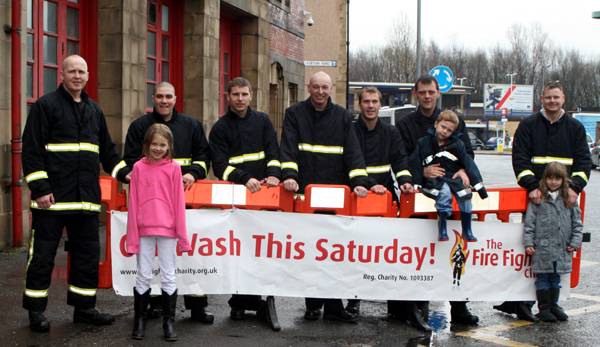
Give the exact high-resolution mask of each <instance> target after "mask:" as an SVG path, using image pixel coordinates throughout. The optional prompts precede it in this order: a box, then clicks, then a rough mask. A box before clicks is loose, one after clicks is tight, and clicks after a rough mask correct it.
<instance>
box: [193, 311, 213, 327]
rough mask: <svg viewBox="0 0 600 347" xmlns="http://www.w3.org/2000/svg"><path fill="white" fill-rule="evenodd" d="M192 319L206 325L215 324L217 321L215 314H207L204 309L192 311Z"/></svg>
mask: <svg viewBox="0 0 600 347" xmlns="http://www.w3.org/2000/svg"><path fill="white" fill-rule="evenodd" d="M190 318H191V319H192V320H194V321H196V322H200V323H204V324H213V322H214V321H215V316H213V314H212V313H210V312H206V310H205V309H204V307H198V308H193V309H191V316H190Z"/></svg>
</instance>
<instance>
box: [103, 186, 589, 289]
mask: <svg viewBox="0 0 600 347" xmlns="http://www.w3.org/2000/svg"><path fill="white" fill-rule="evenodd" d="M100 188H101V192H102V204H103V205H105V206H106V251H105V259H104V261H102V262H100V264H99V284H98V287H99V288H110V287H111V286H112V273H111V265H112V264H111V253H110V251H111V249H110V212H111V210H120V211H124V210H126V201H127V200H126V196H125V192H124V191H121V190H119V187H118V182H117V181H116V180H115V179H114V178H112V177H108V176H102V177H101V178H100ZM488 196H489V197H488V199H486V200H481V199H480V198H479V196H478V195H477V194H474V195H473V200H472V205H473V214H475V215H477V220H479V221H484V220H485V216H486V215H488V214H494V215H496V217H497V218H498V219H499V220H500V221H502V222H504V223H508V222H509V221H510V215H511V214H515V213H518V214H521V215H523V214H524V213H525V212H526V210H527V191H526V190H525V189H523V188H517V187H514V188H491V189H488ZM585 197H586V196H585V192H582V193H581V194H580V197H579V205H580V207H581V214H582V219H583V217H584V215H585V213H584V212H585V201H586V198H585ZM185 201H186V205H187V206H188V207H190V208H222V209H225V208H231V207H236V208H241V209H250V210H271V211H285V212H298V213H327V214H338V215H347V216H378V217H396V216H398V217H401V218H410V217H425V218H429V219H436V218H437V213H436V210H435V206H434V201H433V200H432V199H430V198H428V197H426V196H425V195H423V194H422V193H416V194H402V195H401V198H400V204H399V206H398V204H397V203H396V202H395V201H393V199H392V195H391V193H390V192H386V194H383V195H379V194H374V193H372V192H369V194H368V195H367V196H366V197H364V198H359V197H357V196H356V195H355V194H354V193H351V192H350V188H349V187H347V186H345V185H327V184H311V185H308V186H307V187H306V189H305V195H297V196H296V197H295V198H294V195H293V194H292V193H290V192H287V191H286V190H285V189H283V187H282V186H281V185H280V186H277V187H263V188H262V189H261V190H260V191H258V192H256V193H251V192H250V191H248V190H247V189H246V187H245V186H243V185H238V184H232V183H231V182H226V181H209V180H202V181H198V182H196V183H194V185H193V186H192V188H191V189H189V190H187V191H186V192H185ZM453 211H454V213H455V215H454V216H455V217H456V218H458V213H459V209H458V205H457V204H456V201H453ZM580 268H581V248H580V249H579V250H578V251H577V252H575V253H574V254H573V269H572V272H571V283H570V284H571V288H574V287H576V286H577V285H578V284H579V273H580Z"/></svg>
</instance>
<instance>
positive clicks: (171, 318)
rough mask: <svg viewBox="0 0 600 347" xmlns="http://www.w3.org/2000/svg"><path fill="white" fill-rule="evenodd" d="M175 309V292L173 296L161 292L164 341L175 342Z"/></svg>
mask: <svg viewBox="0 0 600 347" xmlns="http://www.w3.org/2000/svg"><path fill="white" fill-rule="evenodd" d="M176 307H177V290H176V291H174V292H173V294H171V295H169V294H167V293H166V292H165V291H162V310H163V332H164V335H165V340H167V341H177V334H176V333H175V327H174V326H173V324H174V323H175V309H176Z"/></svg>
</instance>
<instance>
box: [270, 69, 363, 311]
mask: <svg viewBox="0 0 600 347" xmlns="http://www.w3.org/2000/svg"><path fill="white" fill-rule="evenodd" d="M307 88H308V92H309V94H310V97H309V98H308V99H307V100H304V101H302V102H299V103H297V104H295V105H292V106H290V107H289V108H288V109H287V110H286V111H285V119H284V122H283V134H282V136H281V171H282V179H283V186H284V188H285V189H286V190H288V191H293V192H297V193H300V194H303V193H304V189H305V188H306V186H307V185H308V184H316V183H321V184H345V185H348V186H351V187H352V189H353V190H354V193H356V194H357V195H359V196H365V195H366V194H367V192H368V190H367V188H370V187H368V181H367V171H366V168H365V162H364V159H363V156H362V153H361V150H360V146H359V145H358V140H357V138H356V134H355V133H354V128H353V126H352V117H351V115H350V113H349V112H348V111H347V110H345V109H344V108H342V107H341V106H338V105H336V104H334V103H333V102H332V101H331V98H330V95H331V91H332V83H331V77H329V75H327V74H326V73H324V72H322V71H321V72H317V73H315V74H314V75H312V76H311V77H310V80H309V83H308V86H307ZM322 307H324V313H323V319H328V320H336V321H341V322H347V323H356V319H357V317H356V316H355V315H353V314H350V313H348V312H347V311H346V310H345V309H344V306H343V304H342V300H341V299H320V298H306V312H305V314H304V318H305V319H306V320H317V319H319V317H320V316H321V308H322Z"/></svg>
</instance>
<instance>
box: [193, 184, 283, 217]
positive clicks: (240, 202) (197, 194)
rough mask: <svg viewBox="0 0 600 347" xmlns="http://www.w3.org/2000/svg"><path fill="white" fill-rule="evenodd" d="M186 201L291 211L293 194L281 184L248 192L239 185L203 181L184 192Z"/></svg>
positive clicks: (195, 204)
mask: <svg viewBox="0 0 600 347" xmlns="http://www.w3.org/2000/svg"><path fill="white" fill-rule="evenodd" d="M185 204H186V206H188V207H191V208H222V209H226V208H231V207H237V208H241V209H247V210H269V211H284V212H292V211H293V210H294V194H293V193H291V192H288V191H286V190H285V189H283V186H281V185H279V186H277V187H266V186H263V187H262V188H261V189H260V190H259V191H258V192H255V193H251V192H250V191H249V190H248V189H247V188H246V187H245V186H243V185H241V184H232V183H231V182H227V181H209V180H202V181H197V182H196V183H194V185H193V186H192V188H191V189H189V190H187V191H186V192H185Z"/></svg>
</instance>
